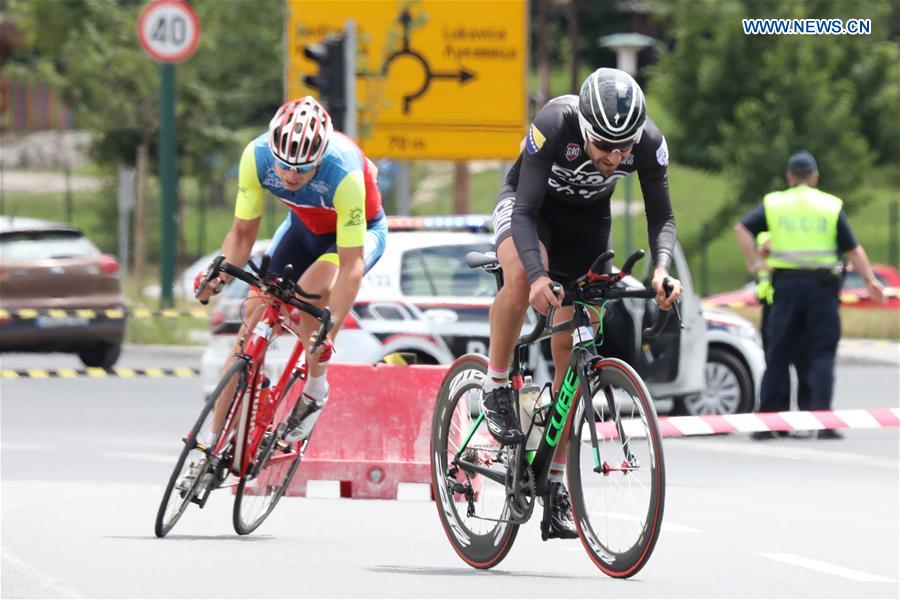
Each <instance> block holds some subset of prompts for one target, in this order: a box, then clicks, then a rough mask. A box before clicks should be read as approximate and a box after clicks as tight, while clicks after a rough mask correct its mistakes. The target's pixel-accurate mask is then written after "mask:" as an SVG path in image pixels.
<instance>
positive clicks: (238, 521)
mask: <svg viewBox="0 0 900 600" xmlns="http://www.w3.org/2000/svg"><path fill="white" fill-rule="evenodd" d="M295 386H300V387H295ZM302 386H303V382H302V380H300V378H299V377H298V376H294V377H293V378H292V379H291V380H290V382H289V383H288V385H287V387H286V391H285V393H284V395H283V396H282V398H281V399H280V400H279V404H278V408H277V410H276V412H275V416H274V419H273V420H272V424H271V425H270V427H269V428H268V431H267V433H266V436H265V437H264V438H263V441H262V442H261V443H260V445H259V449H258V450H257V456H256V458H255V459H254V463H256V462H257V461H262V463H261V464H260V465H255V467H254V468H252V469H251V472H250V473H249V474H248V475H246V476H244V477H242V478H241V481H240V483H239V484H238V487H237V492H236V493H235V497H234V510H233V512H232V524H233V525H234V530H235V531H236V532H237V533H239V534H240V535H247V534H248V533H251V532H252V531H253V530H254V529H256V528H257V527H259V526H260V525H261V524H262V522H263V521H265V520H266V517H268V516H269V515H270V514H271V513H272V510H273V509H274V508H275V505H276V504H278V501H279V500H281V497H282V496H284V493H285V491H287V488H288V486H289V485H290V483H291V480H292V479H293V478H294V473H296V472H297V468H298V467H299V466H300V461H301V459H302V457H303V452H304V451H305V450H306V444H307V443H308V441H301V442H297V443H294V444H291V445H290V450H289V451H288V452H284V451H282V450H280V449H279V448H278V446H277V445H276V442H277V441H278V437H279V435H276V431H277V432H278V434H282V433H283V432H281V431H279V430H278V429H277V426H278V425H279V424H281V423H284V421H286V420H287V418H288V416H289V415H290V414H291V411H292V410H293V408H294V404H295V403H296V399H297V398H299V397H300V390H301V389H302ZM288 398H289V399H291V400H290V401H288V400H287V399H288Z"/></svg>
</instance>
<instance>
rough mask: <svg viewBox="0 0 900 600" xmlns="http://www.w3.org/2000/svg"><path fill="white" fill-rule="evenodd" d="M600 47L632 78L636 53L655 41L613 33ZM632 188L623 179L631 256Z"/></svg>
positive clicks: (627, 248)
mask: <svg viewBox="0 0 900 600" xmlns="http://www.w3.org/2000/svg"><path fill="white" fill-rule="evenodd" d="M599 43H600V46H602V47H603V48H609V49H611V50H613V51H614V52H615V53H616V68H618V69H619V70H620V71H625V72H626V73H628V74H629V75H631V76H632V77H634V76H635V75H636V74H637V66H638V60H637V56H638V52H640V51H641V50H643V49H644V48H648V47H650V46H652V45H654V44H655V43H656V40H655V39H654V38H652V37H650V36H648V35H643V34H640V33H614V34H612V35H606V36H603V37H601V38H600V39H599ZM633 186H634V178H633V177H632V176H631V175H629V176H628V177H626V178H625V255H626V256H627V255H630V254H631V249H632V239H631V197H632V190H633Z"/></svg>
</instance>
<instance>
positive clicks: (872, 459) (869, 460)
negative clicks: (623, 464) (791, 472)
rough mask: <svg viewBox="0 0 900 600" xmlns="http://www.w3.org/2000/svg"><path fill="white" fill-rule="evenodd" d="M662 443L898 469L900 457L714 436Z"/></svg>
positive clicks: (687, 447)
mask: <svg viewBox="0 0 900 600" xmlns="http://www.w3.org/2000/svg"><path fill="white" fill-rule="evenodd" d="M665 444H666V445H667V446H669V447H672V448H686V449H689V450H698V451H701V452H720V453H723V454H742V455H744V456H764V457H767V458H779V459H782V458H783V459H789V460H809V461H813V462H823V463H830V464H834V465H853V466H854V467H862V468H865V467H878V468H881V469H900V461H897V460H894V459H889V458H881V457H878V456H867V455H865V454H855V453H852V452H834V451H832V450H822V448H821V447H820V445H818V444H815V445H813V447H811V448H800V447H794V446H784V445H780V444H778V443H776V442H774V441H773V442H756V443H747V442H742V441H719V440H713V439H703V440H698V439H688V438H666V441H665Z"/></svg>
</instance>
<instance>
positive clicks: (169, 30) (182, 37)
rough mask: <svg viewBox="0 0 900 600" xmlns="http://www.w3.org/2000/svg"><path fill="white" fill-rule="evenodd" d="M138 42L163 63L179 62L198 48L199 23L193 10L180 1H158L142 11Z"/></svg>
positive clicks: (139, 20)
mask: <svg viewBox="0 0 900 600" xmlns="http://www.w3.org/2000/svg"><path fill="white" fill-rule="evenodd" d="M137 30H138V39H140V41H141V45H142V46H143V47H144V50H146V51H147V53H148V54H149V55H150V56H152V57H153V58H155V59H156V60H158V61H160V62H165V63H179V62H181V61H183V60H185V59H186V58H188V57H189V56H190V55H191V54H193V53H194V50H196V49H197V44H198V43H199V42H200V22H199V21H198V20H197V15H196V13H194V10H193V9H192V8H191V7H190V6H189V5H187V4H185V3H184V2H179V1H178V0H156V2H153V3H152V4H150V5H148V6H147V7H146V8H144V10H143V11H141V16H140V18H139V19H138V24H137Z"/></svg>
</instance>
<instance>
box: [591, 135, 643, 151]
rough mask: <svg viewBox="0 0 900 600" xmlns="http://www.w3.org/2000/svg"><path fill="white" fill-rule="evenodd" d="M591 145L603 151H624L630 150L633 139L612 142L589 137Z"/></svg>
mask: <svg viewBox="0 0 900 600" xmlns="http://www.w3.org/2000/svg"><path fill="white" fill-rule="evenodd" d="M591 145H593V146H594V148H597V149H598V150H603V151H604V152H625V151H627V150H631V148H632V147H633V146H634V140H629V141H627V142H619V143H618V144H614V143H612V142H606V141H604V140H596V139H594V138H591Z"/></svg>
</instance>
